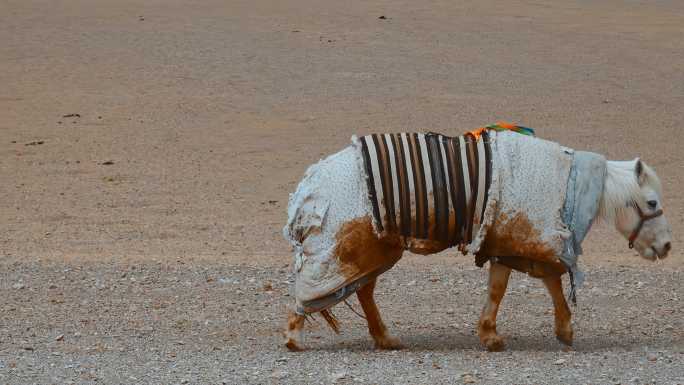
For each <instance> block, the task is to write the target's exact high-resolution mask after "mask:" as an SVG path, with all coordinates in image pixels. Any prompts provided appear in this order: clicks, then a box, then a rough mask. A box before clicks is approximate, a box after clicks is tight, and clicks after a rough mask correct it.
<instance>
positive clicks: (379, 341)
mask: <svg viewBox="0 0 684 385" xmlns="http://www.w3.org/2000/svg"><path fill="white" fill-rule="evenodd" d="M375 282H376V279H373V280H372V281H370V282H368V283H367V284H366V285H364V286H363V287H362V288H360V289H359V290H358V291H357V292H356V295H357V296H358V298H359V302H361V308H363V312H364V313H365V314H366V321H367V322H368V331H369V332H370V335H371V337H373V340H374V341H375V347H376V348H378V349H401V348H402V347H403V346H402V345H401V343H400V342H399V340H398V339H397V338H394V337H392V336H390V335H389V333H388V332H387V327H386V326H385V324H384V323H383V322H382V318H380V312H379V311H378V306H377V305H376V304H375V299H374V298H373V291H374V290H375Z"/></svg>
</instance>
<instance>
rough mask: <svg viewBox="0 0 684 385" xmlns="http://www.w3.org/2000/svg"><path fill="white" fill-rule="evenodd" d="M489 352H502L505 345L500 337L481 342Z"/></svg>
mask: <svg viewBox="0 0 684 385" xmlns="http://www.w3.org/2000/svg"><path fill="white" fill-rule="evenodd" d="M482 342H483V343H484V345H485V347H487V350H489V351H490V352H500V351H502V350H504V347H506V344H504V341H503V338H501V337H500V336H493V337H487V338H485V339H484V341H482Z"/></svg>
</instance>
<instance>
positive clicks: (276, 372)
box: [271, 370, 288, 380]
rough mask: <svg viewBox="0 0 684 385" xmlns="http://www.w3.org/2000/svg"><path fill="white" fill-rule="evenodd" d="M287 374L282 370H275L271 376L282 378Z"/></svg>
mask: <svg viewBox="0 0 684 385" xmlns="http://www.w3.org/2000/svg"><path fill="white" fill-rule="evenodd" d="M287 374H288V373H287V372H286V371H284V370H276V371H274V372H273V373H271V378H275V379H277V380H282V379H283V378H285V377H287Z"/></svg>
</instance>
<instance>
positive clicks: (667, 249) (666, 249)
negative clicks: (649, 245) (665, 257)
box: [663, 242, 672, 253]
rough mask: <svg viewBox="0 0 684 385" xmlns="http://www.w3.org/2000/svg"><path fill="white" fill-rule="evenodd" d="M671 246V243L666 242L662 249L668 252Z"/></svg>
mask: <svg viewBox="0 0 684 385" xmlns="http://www.w3.org/2000/svg"><path fill="white" fill-rule="evenodd" d="M671 248H672V244H671V243H670V242H667V243H666V244H665V246H663V250H665V252H666V253H667V252H669V251H670V249H671Z"/></svg>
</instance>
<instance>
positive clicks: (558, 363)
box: [553, 358, 565, 365]
mask: <svg viewBox="0 0 684 385" xmlns="http://www.w3.org/2000/svg"><path fill="white" fill-rule="evenodd" d="M564 363H565V360H564V359H562V358H559V359H557V360H556V361H554V362H553V364H554V365H563V364H564Z"/></svg>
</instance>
